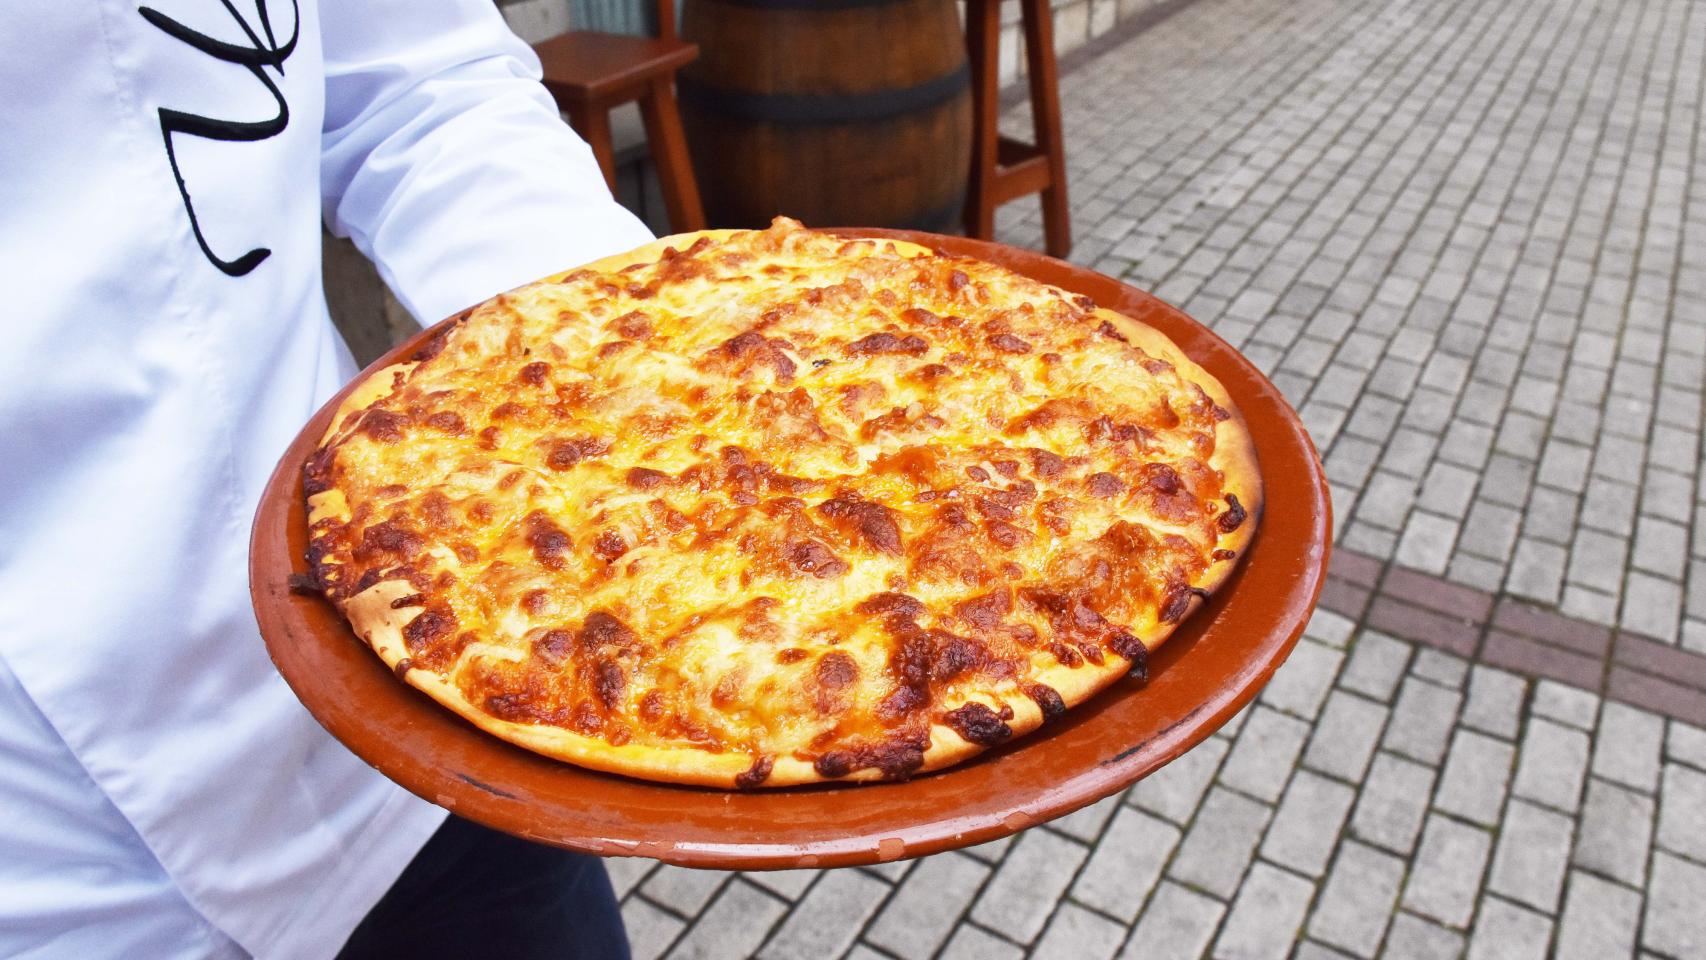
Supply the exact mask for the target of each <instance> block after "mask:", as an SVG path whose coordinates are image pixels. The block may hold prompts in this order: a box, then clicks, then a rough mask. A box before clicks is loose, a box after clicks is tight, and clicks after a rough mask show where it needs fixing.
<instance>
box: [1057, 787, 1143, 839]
mask: <svg viewBox="0 0 1706 960" xmlns="http://www.w3.org/2000/svg"><path fill="white" fill-rule="evenodd" d="M1124 800H1125V795H1124V794H1119V793H1116V794H1112V795H1110V796H1106V797H1103V798H1102V799H1100V800H1097V801H1096V802H1095V803H1092V804H1090V805H1089V806H1086V807H1080V808H1079V809H1077V810H1074V811H1073V812H1071V813H1069V814H1067V815H1066V816H1064V817H1061V818H1060V819H1058V820H1052V821H1050V822H1049V825H1048V827H1049V829H1050V830H1056V831H1059V832H1060V833H1064V834H1066V835H1067V836H1069V837H1072V838H1074V839H1077V840H1082V841H1084V842H1085V843H1095V842H1096V838H1097V837H1099V836H1101V835H1102V828H1103V827H1106V826H1107V825H1108V820H1109V819H1110V818H1111V817H1113V815H1114V812H1115V811H1116V810H1118V809H1120V804H1121V803H1122V802H1123V801H1124Z"/></svg>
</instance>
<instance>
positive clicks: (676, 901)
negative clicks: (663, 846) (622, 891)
mask: <svg viewBox="0 0 1706 960" xmlns="http://www.w3.org/2000/svg"><path fill="white" fill-rule="evenodd" d="M728 879H729V875H728V874H727V873H724V872H722V871H721V870H691V869H688V868H687V867H675V866H671V865H669V864H667V863H666V864H662V865H661V866H659V867H658V869H657V870H656V871H655V872H654V873H653V874H652V875H651V876H650V877H648V878H647V879H646V882H645V884H644V885H643V886H641V887H640V889H641V891H642V892H644V893H645V895H646V896H647V897H648V898H649V899H651V900H652V902H654V903H657V904H659V905H661V906H665V907H668V908H670V909H671V910H674V911H675V912H676V913H679V914H681V915H683V916H688V917H691V916H693V915H694V914H696V913H698V912H699V910H700V908H702V907H704V906H705V904H707V903H709V902H710V901H711V897H712V896H713V895H714V894H716V892H717V890H718V889H719V888H720V887H722V885H723V883H724V882H725V881H727V880H728Z"/></svg>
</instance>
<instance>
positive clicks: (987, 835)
mask: <svg viewBox="0 0 1706 960" xmlns="http://www.w3.org/2000/svg"><path fill="white" fill-rule="evenodd" d="M841 232H844V233H847V234H858V235H865V236H893V237H899V238H904V239H907V240H912V241H915V242H917V243H921V244H924V245H925V246H929V247H935V248H937V249H939V250H942V251H943V252H946V253H953V254H961V255H966V256H972V257H979V258H982V259H984V260H989V261H993V262H995V263H998V264H1001V265H1003V266H1006V267H1008V268H1009V269H1012V270H1016V271H1018V272H1020V273H1023V274H1027V275H1029V276H1031V277H1034V278H1036V279H1038V280H1043V281H1046V282H1048V283H1052V284H1055V285H1057V286H1060V287H1063V288H1065V289H1067V290H1070V291H1073V292H1075V293H1081V294H1085V295H1087V296H1089V297H1091V298H1093V299H1094V300H1095V301H1096V302H1097V303H1099V304H1102V305H1104V306H1107V307H1110V308H1112V309H1114V310H1117V311H1119V312H1122V313H1125V314H1127V315H1128V316H1131V317H1135V318H1136V319H1138V320H1141V321H1143V322H1144V323H1148V324H1150V325H1151V326H1154V327H1156V328H1158V329H1160V330H1161V331H1162V332H1164V333H1166V334H1167V335H1168V336H1170V337H1172V338H1173V340H1174V341H1175V342H1176V343H1178V344H1179V346H1180V347H1182V348H1183V349H1184V351H1185V353H1187V354H1189V355H1190V356H1191V357H1192V358H1193V359H1195V360H1196V361H1197V362H1198V363H1200V364H1202V365H1203V366H1204V367H1205V368H1207V369H1208V371H1209V372H1210V373H1212V374H1214V375H1215V376H1216V377H1218V378H1219V379H1220V382H1221V383H1223V384H1225V385H1226V389H1227V390H1228V392H1230V393H1231V395H1232V398H1233V399H1234V400H1235V401H1236V402H1237V404H1238V407H1239V409H1240V410H1242V411H1243V413H1244V416H1245V417H1246V418H1247V419H1248V421H1249V424H1250V431H1251V433H1252V434H1253V435H1254V436H1255V441H1256V449H1257V454H1258V456H1259V457H1260V460H1261V469H1262V475H1263V480H1264V482H1265V483H1266V486H1267V508H1266V513H1265V515H1264V516H1263V517H1262V519H1261V527H1260V528H1259V531H1258V533H1257V536H1256V539H1255V543H1254V546H1253V547H1252V548H1251V549H1250V550H1249V551H1248V553H1247V555H1246V556H1245V557H1244V559H1243V561H1242V563H1241V564H1240V566H1239V570H1238V572H1237V573H1236V574H1235V575H1234V576H1233V578H1232V580H1231V581H1230V582H1229V583H1228V585H1227V586H1226V588H1225V589H1222V590H1221V591H1220V592H1219V593H1218V594H1216V595H1215V597H1214V598H1213V600H1212V601H1211V602H1210V603H1209V604H1208V605H1207V606H1206V607H1205V608H1204V609H1202V610H1199V611H1198V612H1197V613H1196V614H1194V615H1193V616H1191V617H1190V618H1189V619H1188V620H1187V621H1186V622H1185V623H1184V624H1183V625H1182V626H1181V627H1180V628H1179V630H1178V631H1177V632H1175V633H1174V634H1173V636H1172V637H1171V638H1170V639H1169V640H1168V641H1167V643H1166V644H1165V645H1163V646H1162V647H1161V649H1160V650H1159V651H1157V653H1156V654H1155V655H1153V656H1151V658H1150V679H1149V682H1148V683H1147V684H1139V683H1137V682H1135V681H1130V680H1127V681H1122V682H1120V683H1118V684H1116V685H1114V686H1113V687H1110V688H1109V689H1107V690H1105V691H1103V692H1102V693H1101V694H1099V695H1098V696H1096V697H1094V698H1093V699H1091V700H1090V701H1089V702H1088V703H1085V704H1083V705H1081V706H1080V707H1078V708H1076V709H1074V710H1071V711H1069V712H1068V713H1067V715H1066V716H1065V717H1064V718H1062V720H1061V721H1059V722H1056V723H1055V724H1053V725H1052V726H1049V727H1045V728H1043V729H1042V730H1039V731H1037V732H1036V733H1034V734H1032V735H1030V736H1026V737H1022V738H1020V739H1018V740H1016V741H1015V742H1013V743H1011V744H1008V745H1006V746H1004V747H1003V748H1001V749H997V750H994V751H991V752H989V753H988V754H985V755H984V756H982V757H980V758H978V759H976V760H974V761H972V762H970V763H966V764H963V765H961V766H958V767H954V768H951V769H948V770H945V771H943V772H940V773H934V774H928V775H925V776H921V777H919V778H917V779H915V780H912V781H909V782H905V783H889V784H876V785H868V786H861V785H846V786H835V785H829V786H820V787H810V788H801V789H787V790H775V791H771V790H763V791H756V792H752V793H733V792H722V791H717V790H708V789H703V788H697V787H673V786H668V785H664V784H658V783H651V782H647V781H642V780H631V779H628V778H625V777H620V776H612V775H608V774H602V773H595V772H592V771H589V770H583V769H581V768H579V767H574V766H570V765H568V764H566V763H560V762H557V761H555V760H548V759H546V758H544V757H541V756H538V755H536V754H533V753H530V752H528V751H526V750H523V749H521V748H519V747H515V746H511V745H510V744H508V743H505V742H503V741H501V740H498V739H497V738H495V737H492V736H489V735H487V734H485V733H483V732H481V731H480V730H478V729H476V728H475V727H474V726H472V725H470V724H468V723H466V722H464V721H463V720H462V719H461V718H459V717H457V716H455V715H454V714H452V713H451V712H450V711H448V710H446V709H444V708H442V707H440V706H439V705H438V704H436V703H434V702H433V701H431V700H429V699H428V698H427V697H426V696H425V695H423V694H421V693H418V692H416V691H415V690H414V689H413V688H411V687H408V686H405V685H404V684H402V683H401V682H399V681H398V680H397V678H396V677H394V676H392V675H391V672H390V671H389V670H387V669H386V668H385V666H384V664H383V663H381V662H380V660H379V658H378V657H376V656H374V655H373V653H372V652H371V651H370V650H369V649H368V648H367V647H366V646H365V645H364V644H362V642H361V641H360V640H358V639H357V638H356V637H355V636H354V634H352V633H351V632H350V630H349V628H348V627H347V626H346V625H345V623H344V621H343V620H342V618H341V617H340V616H339V615H338V613H337V612H336V611H335V610H333V608H332V607H331V606H330V605H329V604H327V603H325V602H324V601H323V600H321V599H320V598H318V597H313V596H302V595H298V594H294V593H292V592H291V590H290V584H289V579H290V575H291V574H292V573H300V572H304V571H305V569H306V565H305V563H304V560H303V552H304V550H305V548H306V539H307V531H306V529H305V523H304V518H303V505H302V464H303V461H304V460H305V459H306V458H307V456H308V454H309V453H310V452H311V451H312V450H313V448H314V445H315V442H316V440H317V439H318V438H319V437H320V436H321V435H322V433H323V432H324V430H325V427H326V425H327V422H328V420H329V418H330V417H331V411H332V410H333V409H335V408H336V406H337V404H338V402H339V400H340V399H341V398H342V395H341V394H340V395H339V397H337V398H334V399H333V400H331V401H329V402H328V403H327V404H326V406H325V407H323V408H321V410H320V412H319V413H318V414H316V415H315V417H314V419H313V420H312V421H310V422H309V423H308V425H307V426H306V427H304V428H303V430H302V433H301V434H300V435H299V436H298V437H297V438H296V441H295V442H294V443H292V444H291V446H290V449H289V450H288V451H286V452H285V454H284V458H283V460H282V461H281V462H280V463H279V466H278V469H277V471H276V472H275V473H274V474H273V477H272V480H271V482H270V483H269V484H268V485H267V489H266V492H265V494H264V495H263V497H262V499H261V504H260V509H259V512H258V513H257V514H256V516H255V527H254V534H253V540H252V542H251V545H250V557H249V575H250V590H251V592H252V594H253V598H254V604H255V613H256V615H257V617H258V618H259V620H260V627H261V635H262V636H263V637H264V638H265V640H266V644H267V649H268V651H269V652H270V653H271V655H272V658H273V662H274V663H275V664H277V665H278V670H279V673H281V674H283V676H284V678H285V680H286V681H288V682H289V683H290V686H291V687H292V688H293V689H294V690H295V691H296V694H297V696H299V697H301V699H302V702H303V703H304V704H305V705H307V707H308V709H309V711H310V712H312V713H313V714H314V716H315V717H316V718H317V719H318V720H319V721H320V723H322V724H324V725H325V727H326V729H327V730H329V731H331V733H332V735H333V736H335V737H337V738H338V739H339V740H341V741H343V743H344V744H345V745H347V746H348V747H349V748H350V749H351V750H353V751H355V753H356V754H357V755H359V756H360V757H361V758H362V759H364V760H366V761H367V762H368V763H371V764H372V765H373V766H374V767H376V768H378V769H379V771H380V772H382V773H384V774H385V775H386V776H388V777H390V778H391V779H393V780H395V781H396V782H398V783H400V784H402V785H403V786H404V787H407V788H408V789H409V790H412V791H414V792H415V793H416V794H419V795H420V796H422V797H424V798H426V799H427V800H430V801H432V802H434V803H437V804H439V805H440V806H443V807H446V808H448V809H450V810H453V811H455V812H456V813H457V814H459V815H461V816H464V817H467V818H469V819H472V820H477V821H479V822H481V823H484V824H486V825H488V826H491V827H495V828H497V829H500V830H505V831H508V832H510V833H513V834H518V835H521V836H525V837H529V838H532V839H535V840H540V841H543V842H545V843H551V844H556V845H558V846H562V847H568V848H571V849H574V850H580V851H585V852H588V853H594V854H599V855H604V856H620V855H637V856H646V857H655V858H657V859H659V860H666V861H669V862H671V863H679V864H686V865H691V866H698V867H723V868H781V867H827V866H836V865H843V864H859V863H873V862H877V861H886V860H895V859H898V858H901V857H914V856H919V855H922V854H927V853H933V852H936V851H939V850H945V849H950V848H954V847H962V846H967V845H970V844H974V843H981V842H984V841H988V840H993V839H996V838H998V837H1002V836H1005V835H1007V834H1010V833H1013V832H1015V831H1017V830H1020V829H1023V828H1025V827H1028V826H1031V825H1033V824H1037V823H1041V822H1042V821H1045V820H1048V819H1050V818H1053V817H1058V816H1060V815H1062V814H1065V813H1069V812H1071V811H1073V810H1075V809H1077V808H1079V807H1081V806H1084V805H1085V804H1088V803H1091V802H1093V801H1095V800H1098V799H1100V798H1102V797H1105V796H1108V795H1109V794H1112V793H1114V792H1116V791H1118V790H1121V789H1123V788H1124V787H1126V786H1128V785H1130V784H1131V783H1133V782H1134V781H1136V780H1138V779H1139V778H1141V777H1143V776H1145V775H1147V774H1149V773H1152V772H1154V771H1155V770H1156V769H1158V768H1159V767H1161V766H1162V765H1163V764H1165V763H1167V762H1168V761H1169V760H1172V759H1173V758H1175V757H1177V756H1179V755H1180V754H1181V753H1184V752H1185V751H1186V750H1189V749H1190V748H1191V747H1193V746H1195V745H1196V744H1197V743H1198V742H1200V741H1201V740H1203V738H1205V737H1207V736H1208V735H1209V734H1210V733H1212V732H1213V731H1214V730H1215V729H1216V728H1218V727H1219V726H1220V725H1221V724H1222V723H1224V722H1225V721H1226V720H1227V719H1228V718H1230V717H1231V716H1232V715H1233V714H1234V713H1235V712H1236V711H1237V710H1238V709H1239V708H1240V707H1242V706H1243V705H1244V704H1245V703H1247V702H1249V700H1250V699H1251V698H1252V697H1253V696H1255V694H1256V692H1257V691H1258V690H1260V689H1261V687H1262V685H1263V684H1264V683H1265V682H1266V681H1267V679H1268V677H1269V676H1271V675H1272V674H1273V672H1274V670H1275V668H1277V667H1278V666H1279V665H1280V662H1281V661H1282V660H1284V659H1285V657H1286V654H1287V653H1289V652H1290V650H1291V647H1292V645H1293V644H1294V643H1295V642H1296V640H1297V636H1298V634H1299V633H1301V632H1302V630H1303V626H1304V623H1305V622H1306V621H1307V620H1308V618H1309V614H1310V611H1311V610H1312V608H1313V607H1314V604H1315V597H1316V594H1317V593H1318V592H1319V590H1320V588H1321V582H1322V578H1323V576H1324V574H1325V571H1326V566H1327V553H1328V537H1327V531H1328V529H1329V526H1328V524H1329V516H1328V509H1329V507H1328V498H1327V485H1326V481H1325V479H1324V478H1323V476H1322V473H1321V465H1320V461H1319V460H1318V459H1317V457H1316V454H1315V449H1314V447H1313V446H1312V445H1311V443H1310V441H1309V437H1308V435H1307V434H1306V433H1305V432H1304V430H1303V426H1302V425H1301V424H1300V423H1299V422H1298V420H1297V416H1296V414H1294V413H1293V412H1292V410H1291V408H1290V407H1289V406H1287V405H1286V402H1285V401H1284V399H1282V398H1281V397H1280V394H1279V392H1278V391H1277V390H1275V389H1274V387H1273V385H1272V384H1270V383H1269V382H1268V381H1267V379H1266V378H1265V377H1263V376H1262V374H1261V373H1260V372H1258V371H1257V370H1256V368H1255V367H1253V366H1251V365H1250V363H1249V361H1247V360H1245V359H1244V358H1243V357H1242V356H1240V355H1239V354H1238V353H1237V352H1236V351H1234V350H1233V349H1232V348H1231V347H1229V346H1228V345H1227V344H1226V343H1225V342H1224V341H1222V340H1221V339H1220V338H1219V337H1216V336H1215V335H1214V334H1213V333H1210V332H1209V331H1208V330H1207V329H1205V328H1204V327H1202V326H1201V325H1199V324H1197V323H1196V322H1195V321H1193V320H1191V319H1190V318H1188V317H1186V316H1185V315H1184V314H1183V313H1180V312H1179V311H1178V310H1175V309H1173V308H1172V307H1169V306H1167V305H1166V304H1164V303H1162V302H1161V301H1159V300H1156V299H1155V298H1154V297H1152V296H1150V295H1148V294H1146V293H1143V292H1142V291H1139V290H1136V289H1133V288H1132V287H1129V286H1126V285H1124V284H1122V283H1120V282H1118V281H1116V280H1112V279H1110V278H1108V277H1105V276H1102V275H1100V274H1097V273H1094V272H1092V271H1089V270H1084V269H1080V268H1078V267H1074V266H1071V265H1069V264H1066V263H1062V262H1061V261H1058V260H1053V259H1050V258H1048V257H1045V256H1042V255H1041V254H1037V253H1031V252H1029V251H1025V250H1018V249H1014V248H1011V247H1004V246H1001V245H998V244H993V243H987V242H982V241H977V240H968V239H963V238H957V237H944V236H936V235H932V234H919V233H908V232H890V231H877V230H858V231H851V230H849V231H841ZM426 336H428V333H427V332H423V333H422V334H420V335H419V336H417V337H415V338H414V339H413V340H411V341H410V342H409V343H406V344H404V345H402V346H400V347H398V348H397V349H396V350H393V351H392V352H391V353H390V354H389V355H387V356H385V357H383V358H381V359H380V360H379V361H378V362H377V363H376V365H375V366H376V367H377V366H381V365H384V364H387V363H391V362H393V361H394V360H396V359H397V358H399V357H401V356H404V355H407V354H408V353H410V352H412V351H413V350H414V349H415V347H416V344H418V343H419V342H420V341H421V340H423V339H424V338H425V337H426Z"/></svg>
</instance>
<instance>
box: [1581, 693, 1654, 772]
mask: <svg viewBox="0 0 1706 960" xmlns="http://www.w3.org/2000/svg"><path fill="white" fill-rule="evenodd" d="M1664 736H1665V721H1664V718H1663V717H1661V716H1659V715H1658V714H1656V713H1648V712H1647V711H1645V710H1640V709H1637V708H1635V707H1631V706H1629V705H1628V704H1623V703H1616V702H1611V703H1607V704H1606V705H1605V708H1604V709H1603V710H1602V711H1601V712H1600V716H1599V732H1598V734H1597V735H1596V736H1595V737H1594V749H1593V772H1594V774H1595V775H1596V776H1601V777H1605V778H1606V779H1608V780H1615V781H1617V782H1618V783H1623V784H1627V785H1628V786H1631V787H1634V788H1635V789H1637V790H1643V791H1646V792H1647V793H1651V792H1653V791H1654V790H1656V789H1658V785H1659V751H1660V749H1661V748H1662V745H1663V743H1664Z"/></svg>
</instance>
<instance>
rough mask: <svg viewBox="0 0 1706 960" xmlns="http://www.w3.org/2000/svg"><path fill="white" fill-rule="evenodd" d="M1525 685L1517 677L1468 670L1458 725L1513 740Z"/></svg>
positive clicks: (1483, 668) (1481, 668)
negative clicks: (1465, 690)
mask: <svg viewBox="0 0 1706 960" xmlns="http://www.w3.org/2000/svg"><path fill="white" fill-rule="evenodd" d="M1527 693H1528V682H1527V681H1526V680H1524V679H1523V678H1522V677H1520V676H1517V675H1516V674H1513V673H1509V672H1507V671H1504V670H1500V669H1498V668H1496V667H1489V666H1485V665H1482V664H1476V665H1475V666H1474V667H1472V668H1470V671H1469V695H1468V697H1467V698H1466V699H1465V700H1464V703H1463V713H1462V714H1461V715H1459V717H1458V723H1460V724H1461V725H1463V726H1465V727H1473V728H1474V729H1477V730H1482V731H1485V732H1487V733H1491V734H1494V735H1496V736H1500V737H1504V738H1506V739H1513V738H1515V737H1516V733H1517V725H1518V722H1519V721H1520V719H1521V717H1522V704H1523V698H1524V697H1525V696H1526V695H1527Z"/></svg>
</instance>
